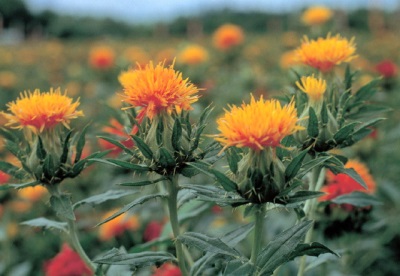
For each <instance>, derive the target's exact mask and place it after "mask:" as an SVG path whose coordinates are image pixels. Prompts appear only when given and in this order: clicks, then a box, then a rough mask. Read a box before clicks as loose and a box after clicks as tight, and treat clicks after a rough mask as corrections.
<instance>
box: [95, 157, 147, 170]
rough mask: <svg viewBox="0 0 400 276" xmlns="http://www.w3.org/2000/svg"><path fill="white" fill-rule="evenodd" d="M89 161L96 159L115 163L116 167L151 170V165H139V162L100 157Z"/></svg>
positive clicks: (100, 161) (111, 163)
mask: <svg viewBox="0 0 400 276" xmlns="http://www.w3.org/2000/svg"><path fill="white" fill-rule="evenodd" d="M89 161H94V162H99V163H103V164H108V165H113V166H116V167H120V168H124V169H128V170H133V171H135V172H139V173H140V172H148V171H150V168H149V167H146V166H142V165H138V164H133V163H130V162H126V161H121V160H117V159H99V158H91V159H89Z"/></svg>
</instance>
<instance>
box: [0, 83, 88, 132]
mask: <svg viewBox="0 0 400 276" xmlns="http://www.w3.org/2000/svg"><path fill="white" fill-rule="evenodd" d="M78 106H79V100H77V101H76V102H73V100H72V98H69V97H67V95H66V93H64V94H61V92H60V88H57V89H56V90H53V89H52V88H51V89H50V92H44V93H41V92H40V91H39V89H36V90H35V91H34V92H33V93H31V92H29V93H27V92H24V94H22V93H21V94H20V97H19V98H18V99H17V100H16V101H15V102H10V103H8V104H7V107H8V110H9V111H10V113H3V115H4V116H5V117H6V119H8V123H7V124H6V125H9V126H13V127H15V128H24V127H27V128H29V129H31V130H32V131H33V132H35V133H40V132H43V130H48V129H52V128H54V127H55V126H57V125H59V124H63V125H64V126H65V127H67V128H69V122H70V120H71V119H75V118H77V117H78V116H83V112H82V111H77V110H76V109H77V108H78Z"/></svg>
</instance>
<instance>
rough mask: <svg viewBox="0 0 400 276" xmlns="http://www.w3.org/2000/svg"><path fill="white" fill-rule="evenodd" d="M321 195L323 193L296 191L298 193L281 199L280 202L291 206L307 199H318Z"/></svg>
mask: <svg viewBox="0 0 400 276" xmlns="http://www.w3.org/2000/svg"><path fill="white" fill-rule="evenodd" d="M322 195H324V193H323V192H319V191H298V192H296V193H294V194H293V195H290V196H288V197H285V198H282V199H281V200H282V201H283V202H285V203H286V204H293V203H297V202H301V201H305V200H308V199H312V198H316V197H320V196H322Z"/></svg>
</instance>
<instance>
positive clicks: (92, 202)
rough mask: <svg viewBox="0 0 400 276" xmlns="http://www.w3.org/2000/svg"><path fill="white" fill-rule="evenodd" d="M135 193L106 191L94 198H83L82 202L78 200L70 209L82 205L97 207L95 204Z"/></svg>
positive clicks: (130, 191)
mask: <svg viewBox="0 0 400 276" xmlns="http://www.w3.org/2000/svg"><path fill="white" fill-rule="evenodd" d="M135 193H137V191H132V190H129V191H126V190H108V191H107V192H105V193H102V194H99V195H95V196H91V197H88V198H85V199H83V200H80V201H78V202H76V203H75V204H74V205H73V206H72V207H73V209H76V208H78V207H80V206H81V205H84V204H90V205H97V204H101V203H103V202H106V201H108V200H113V199H119V198H121V197H124V196H128V195H132V194H135Z"/></svg>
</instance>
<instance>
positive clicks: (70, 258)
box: [44, 244, 94, 276]
mask: <svg viewBox="0 0 400 276" xmlns="http://www.w3.org/2000/svg"><path fill="white" fill-rule="evenodd" d="M44 272H45V275H46V276H91V275H94V273H93V271H92V270H91V269H90V268H89V267H88V266H87V265H86V264H85V263H84V262H83V260H82V259H81V257H80V256H79V255H78V253H76V252H75V251H73V250H72V249H71V247H69V246H68V245H67V244H64V245H63V247H62V249H61V252H60V253H58V254H57V255H56V256H55V257H54V258H53V259H51V260H49V261H47V262H46V263H45V264H44Z"/></svg>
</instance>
